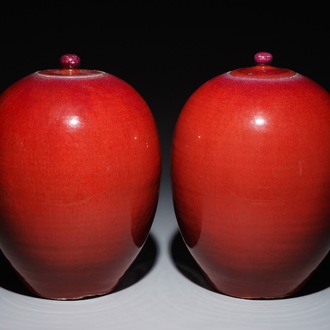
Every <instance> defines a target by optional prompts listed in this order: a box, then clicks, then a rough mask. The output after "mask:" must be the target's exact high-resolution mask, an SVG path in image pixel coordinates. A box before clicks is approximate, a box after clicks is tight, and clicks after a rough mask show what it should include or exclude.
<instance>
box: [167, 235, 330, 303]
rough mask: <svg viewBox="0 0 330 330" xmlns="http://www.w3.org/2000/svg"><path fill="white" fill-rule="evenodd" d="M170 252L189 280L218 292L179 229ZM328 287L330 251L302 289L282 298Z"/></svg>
mask: <svg viewBox="0 0 330 330" xmlns="http://www.w3.org/2000/svg"><path fill="white" fill-rule="evenodd" d="M170 254H171V257H172V260H173V262H174V265H175V267H176V268H177V269H178V270H179V271H180V273H181V274H182V275H184V276H185V277H186V278H187V279H188V280H190V281H192V282H193V283H195V284H197V285H199V286H201V287H203V288H204V289H207V290H210V291H213V292H216V290H214V289H213V288H212V286H211V285H210V284H209V282H208V280H207V279H206V277H205V275H204V274H203V272H202V271H201V269H200V268H199V266H198V264H197V263H196V261H195V260H194V258H193V257H192V256H191V254H190V252H189V250H188V249H187V247H186V245H185V243H184V241H183V239H182V236H181V234H180V232H179V231H177V232H176V233H175V234H174V236H173V238H172V240H171V244H170ZM328 287H330V253H329V254H328V255H327V256H326V258H325V259H324V260H323V262H322V263H321V264H320V265H319V267H318V268H317V269H316V270H315V272H314V273H313V274H312V276H311V277H310V279H309V281H307V282H306V284H305V286H304V287H303V288H302V289H300V290H299V291H298V292H297V293H296V294H294V295H292V296H289V297H286V298H282V299H290V298H294V297H301V296H305V295H309V294H313V293H316V292H318V291H321V290H324V289H326V288H328Z"/></svg>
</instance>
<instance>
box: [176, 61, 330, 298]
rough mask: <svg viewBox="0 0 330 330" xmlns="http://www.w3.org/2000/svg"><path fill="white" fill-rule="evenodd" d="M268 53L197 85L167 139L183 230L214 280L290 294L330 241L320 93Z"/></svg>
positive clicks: (238, 293) (231, 287)
mask: <svg viewBox="0 0 330 330" xmlns="http://www.w3.org/2000/svg"><path fill="white" fill-rule="evenodd" d="M263 58H264V59H265V57H263ZM270 61H271V57H268V60H267V59H266V60H265V61H263V60H261V61H260V62H259V63H258V62H257V65H256V66H254V67H250V68H242V69H237V70H234V71H231V72H227V73H224V74H221V75H219V76H216V77H214V78H213V79H210V80H209V81H207V82H206V83H205V84H203V85H202V86H200V87H199V88H198V89H197V90H196V91H195V92H194V93H193V94H192V95H191V97H190V98H189V99H188V100H187V102H186V104H185V105H184V107H183V109H182V112H181V114H180V116H179V118H178V122H177V125H176V128H175V132H174V137H173V144H172V154H171V176H172V189H173V200H174V206H175V212H176V216H177V220H178V224H179V227H180V230H181V234H182V236H183V239H184V241H185V243H186V245H187V247H188V248H189V250H190V252H191V254H192V256H193V257H194V258H195V259H196V261H197V263H198V264H199V266H200V267H201V269H202V270H203V271H204V273H205V275H206V277H207V278H208V279H209V280H210V283H211V284H212V285H213V286H214V288H215V289H216V290H218V291H219V292H222V293H224V294H227V295H230V296H235V297H240V298H257V299H258V298H281V297H286V296H290V295H292V294H294V293H295V292H297V291H298V290H300V289H301V288H302V286H303V285H304V284H305V282H306V281H307V280H308V279H309V278H310V277H311V275H312V274H313V272H314V270H315V269H316V268H317V267H318V265H319V264H320V263H321V261H322V260H323V259H324V257H325V256H326V254H327V253H328V251H329V249H330V203H329V201H330V103H329V93H328V92H327V91H326V90H325V89H323V88H322V87H321V86H320V85H318V84H317V83H316V82H314V81H312V80H311V79H309V78H307V77H304V76H302V75H300V74H298V73H295V72H293V71H291V70H287V69H281V68H276V67H272V66H270V64H269V62H270Z"/></svg>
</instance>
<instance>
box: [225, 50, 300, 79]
mask: <svg viewBox="0 0 330 330" xmlns="http://www.w3.org/2000/svg"><path fill="white" fill-rule="evenodd" d="M254 61H255V64H256V65H255V66H252V67H247V68H240V69H236V70H233V71H229V72H228V74H229V75H231V76H234V77H240V78H252V79H258V78H262V79H265V78H267V79H276V78H292V77H295V76H297V75H298V74H297V72H294V71H292V70H289V69H285V68H277V67H274V66H272V65H271V63H272V61H273V56H272V54H270V53H267V52H259V53H257V54H255V55H254Z"/></svg>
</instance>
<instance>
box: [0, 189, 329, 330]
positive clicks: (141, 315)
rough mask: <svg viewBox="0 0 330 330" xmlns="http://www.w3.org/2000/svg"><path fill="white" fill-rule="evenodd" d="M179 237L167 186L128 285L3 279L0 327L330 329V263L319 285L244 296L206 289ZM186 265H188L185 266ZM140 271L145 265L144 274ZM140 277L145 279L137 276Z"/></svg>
mask: <svg viewBox="0 0 330 330" xmlns="http://www.w3.org/2000/svg"><path fill="white" fill-rule="evenodd" d="M180 242H181V243H180ZM180 244H181V245H180ZM182 244H183V243H182V241H180V236H179V235H178V229H177V224H176V220H175V216H174V211H173V207H172V200H171V194H170V190H169V187H168V186H164V187H162V190H161V197H160V201H159V206H158V211H157V213H156V217H155V221H154V225H153V227H152V230H151V235H150V238H149V243H148V244H146V246H145V248H146V249H147V248H148V249H150V251H148V252H147V253H145V259H144V261H145V262H146V264H145V265H143V262H142V261H141V262H142V265H136V266H135V268H134V269H132V271H131V272H130V273H129V274H128V276H127V277H128V279H127V282H128V283H130V284H129V285H126V287H125V286H124V287H123V288H121V290H119V291H117V292H114V293H111V294H108V295H104V296H101V297H96V298H90V299H86V300H77V301H52V300H47V299H41V298H37V297H33V296H31V295H29V294H28V293H26V292H23V291H24V290H23V291H22V292H19V290H18V291H17V290H15V291H13V290H11V289H10V288H6V283H4V285H3V287H0V329H1V330H11V329H15V330H18V329H24V330H32V329H33V330H39V329H42V330H45V329H48V330H51V329H71V330H72V329H80V330H84V329H88V330H90V329H95V330H97V329H116V330H118V329H135V330H136V329H143V330H148V329H153V330H154V329H158V330H161V329H164V330H165V329H166V330H174V329H180V330H182V329H190V330H192V329H198V330H200V329H203V330H206V329H226V330H231V329H235V330H238V329H253V330H258V329H262V330H265V329H267V330H271V329H288V330H295V329H299V330H304V329H306V330H307V329H308V330H311V329H313V330H314V329H315V330H316V329H317V330H321V329H324V330H328V329H329V328H330V287H329V286H330V276H329V267H327V268H326V269H325V271H326V272H327V273H328V274H326V276H324V277H322V278H326V277H327V278H328V280H327V281H328V283H326V282H325V283H314V286H313V287H316V288H319V289H310V290H309V291H307V292H305V293H303V294H300V295H298V296H296V297H292V298H287V299H278V300H244V299H238V298H232V297H228V296H225V295H222V294H219V293H216V292H213V291H211V290H210V289H208V288H207V285H206V284H205V283H204V282H203V281H204V279H203V278H202V277H201V275H200V273H199V271H198V270H197V268H196V267H195V266H194V264H193V262H192V260H190V261H189V260H188V259H189V257H187V255H186V251H184V249H183V250H182V251H178V250H179V249H180V248H181V249H182V246H183V245H182ZM148 258H153V260H151V261H150V260H149V261H148ZM185 258H186V260H187V262H185ZM148 262H149V264H148ZM180 263H183V264H181V265H180ZM150 264H152V265H150ZM2 266H3V265H1V267H2ZM150 267H151V269H150ZM185 267H186V269H187V270H186V272H184V271H182V270H183V269H184V268H185ZM194 267H195V268H194ZM179 269H181V271H180V270H179ZM141 271H142V272H143V271H145V274H142V276H141V274H140V273H141ZM134 272H135V273H134ZM185 273H186V274H190V276H187V275H186V274H185ZM194 273H195V274H194ZM130 277H131V278H130ZM136 277H138V278H140V277H142V278H140V279H139V280H137V281H136V280H134V278H136ZM188 277H191V278H193V277H195V278H193V280H191V279H189V278H188ZM317 280H319V279H318V278H316V279H314V281H317ZM134 282H135V283H134ZM132 283H133V284H132ZM197 283H199V284H197ZM312 284H313V283H312Z"/></svg>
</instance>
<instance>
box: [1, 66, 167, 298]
mask: <svg viewBox="0 0 330 330" xmlns="http://www.w3.org/2000/svg"><path fill="white" fill-rule="evenodd" d="M160 174H161V153H160V144H159V138H158V132H157V128H156V126H155V122H154V119H153V117H152V114H151V112H150V109H149V108H148V106H147V104H146V102H145V101H144V100H143V99H142V97H141V96H140V95H139V94H138V93H137V92H136V90H134V89H133V87H131V86H130V85H129V84H127V83H126V82H124V81H122V80H121V79H119V78H117V77H114V76H112V75H110V74H107V73H104V72H101V71H94V70H80V69H77V68H74V67H73V68H72V67H65V68H62V69H58V70H57V69H55V70H45V71H41V72H36V73H34V74H31V75H29V76H27V77H25V78H23V79H21V80H20V81H18V82H16V83H15V84H13V85H12V86H10V87H9V88H8V89H7V90H6V91H5V92H4V93H3V95H2V96H1V98H0V248H1V250H2V251H3V253H4V255H5V256H6V257H7V259H8V260H9V261H10V263H11V264H12V266H13V267H14V268H15V270H16V271H17V272H18V274H19V276H21V278H22V280H23V281H24V282H25V284H26V285H27V286H28V287H29V288H30V289H31V290H32V291H33V292H34V293H36V294H37V295H40V296H42V297H45V298H51V299H77V298H81V297H85V296H93V295H99V294H104V293H108V292H110V291H112V290H113V289H114V288H115V287H116V285H117V284H118V282H119V280H120V278H121V277H122V276H123V274H124V273H125V271H126V270H127V269H128V267H129V266H130V264H131V263H132V261H133V260H134V259H135V257H136V256H137V254H138V253H139V251H140V249H141V247H142V246H143V244H144V242H145V240H146V238H147V235H148V233H149V229H150V227H151V224H152V221H153V217H154V213H155V210H156V207H157V202H158V190H159V183H160Z"/></svg>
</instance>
